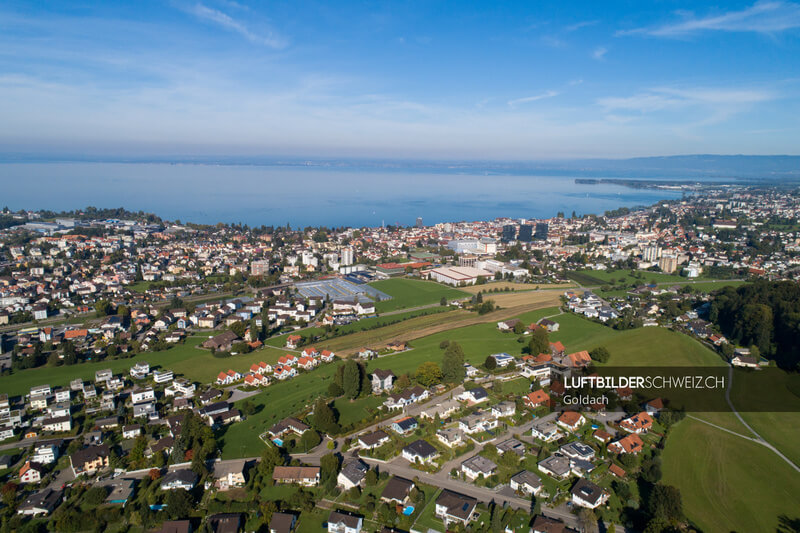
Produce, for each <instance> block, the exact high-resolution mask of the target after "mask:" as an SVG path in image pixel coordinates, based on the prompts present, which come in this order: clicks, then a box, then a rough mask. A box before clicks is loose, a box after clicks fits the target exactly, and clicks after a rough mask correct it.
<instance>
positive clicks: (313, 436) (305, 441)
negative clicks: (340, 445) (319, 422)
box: [300, 429, 322, 451]
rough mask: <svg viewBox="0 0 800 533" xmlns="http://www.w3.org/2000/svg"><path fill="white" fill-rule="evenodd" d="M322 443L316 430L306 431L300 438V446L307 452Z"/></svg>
mask: <svg viewBox="0 0 800 533" xmlns="http://www.w3.org/2000/svg"><path fill="white" fill-rule="evenodd" d="M320 442H322V439H321V438H320V436H319V433H317V432H316V430H314V429H307V430H305V431H304V432H303V435H302V436H301V437H300V444H302V446H303V449H304V450H306V451H308V450H311V449H314V448H316V447H317V446H318V445H319V443H320Z"/></svg>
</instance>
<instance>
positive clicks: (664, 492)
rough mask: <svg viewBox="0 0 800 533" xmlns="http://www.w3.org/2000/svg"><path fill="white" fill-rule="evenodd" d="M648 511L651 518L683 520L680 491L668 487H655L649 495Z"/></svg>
mask: <svg viewBox="0 0 800 533" xmlns="http://www.w3.org/2000/svg"><path fill="white" fill-rule="evenodd" d="M648 510H649V511H650V516H652V517H653V518H660V519H662V520H675V521H679V520H683V504H682V503H681V491H680V490H678V488H677V487H672V486H670V485H655V486H654V487H653V491H652V492H651V493H650V498H649V502H648Z"/></svg>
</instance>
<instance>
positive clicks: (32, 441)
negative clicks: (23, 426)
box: [0, 437, 78, 450]
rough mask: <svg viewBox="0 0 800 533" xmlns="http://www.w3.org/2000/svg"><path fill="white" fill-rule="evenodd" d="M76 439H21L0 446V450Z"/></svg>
mask: <svg viewBox="0 0 800 533" xmlns="http://www.w3.org/2000/svg"><path fill="white" fill-rule="evenodd" d="M76 438H78V437H36V438H34V439H22V440H18V441H17V442H9V443H8V444H2V445H0V450H11V449H13V448H27V447H28V446H30V445H31V444H35V443H37V442H39V441H43V442H46V441H50V440H63V441H64V442H69V441H71V440H72V439H76Z"/></svg>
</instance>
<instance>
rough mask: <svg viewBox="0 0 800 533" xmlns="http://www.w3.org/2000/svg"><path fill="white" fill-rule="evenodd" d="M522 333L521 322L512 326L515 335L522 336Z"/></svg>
mask: <svg viewBox="0 0 800 533" xmlns="http://www.w3.org/2000/svg"><path fill="white" fill-rule="evenodd" d="M524 332H525V324H523V323H522V321H521V320H520V321H519V322H517V323H516V324H514V333H515V334H516V335H522V334H523V333H524Z"/></svg>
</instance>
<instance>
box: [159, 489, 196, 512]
mask: <svg viewBox="0 0 800 533" xmlns="http://www.w3.org/2000/svg"><path fill="white" fill-rule="evenodd" d="M164 503H165V504H166V505H167V516H169V517H170V519H172V520H176V519H178V518H185V517H187V516H189V513H191V512H192V509H194V498H192V495H191V494H190V493H189V492H187V491H185V490H184V489H173V490H171V491H169V493H168V494H167V497H166V498H164Z"/></svg>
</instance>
